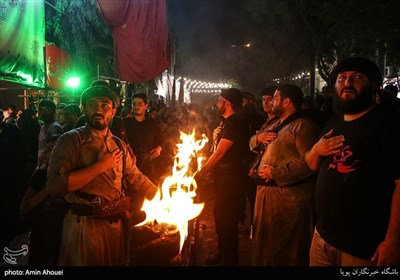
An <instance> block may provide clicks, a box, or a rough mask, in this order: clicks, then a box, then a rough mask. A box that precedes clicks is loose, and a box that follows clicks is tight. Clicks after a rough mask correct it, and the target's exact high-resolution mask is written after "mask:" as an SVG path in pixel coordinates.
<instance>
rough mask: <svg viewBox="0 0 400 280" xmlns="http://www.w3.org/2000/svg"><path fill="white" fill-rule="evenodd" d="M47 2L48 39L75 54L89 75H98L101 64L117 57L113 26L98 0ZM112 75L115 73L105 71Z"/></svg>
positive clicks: (82, 69) (75, 60) (83, 72)
mask: <svg viewBox="0 0 400 280" xmlns="http://www.w3.org/2000/svg"><path fill="white" fill-rule="evenodd" d="M48 2H51V3H50V4H51V5H52V6H50V5H46V40H47V41H48V42H51V43H54V44H55V45H57V46H58V47H60V48H61V49H64V50H66V51H67V52H69V53H70V54H71V57H72V59H73V65H74V66H75V68H76V69H79V72H80V73H82V74H83V75H84V76H85V78H89V79H91V78H93V77H95V76H96V72H97V65H99V64H100V65H102V64H105V65H106V66H105V67H104V68H107V69H108V70H109V69H110V68H111V69H112V67H107V63H109V61H104V59H107V58H109V57H110V56H111V57H113V48H112V44H113V41H112V36H111V30H110V28H109V27H108V26H107V24H106V23H105V21H104V20H103V18H102V16H101V14H100V11H99V9H98V8H97V6H96V2H95V1H94V0H68V1H65V0H53V1H48ZM105 74H107V75H109V76H111V77H113V76H115V73H105Z"/></svg>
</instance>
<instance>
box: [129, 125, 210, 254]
mask: <svg viewBox="0 0 400 280" xmlns="http://www.w3.org/2000/svg"><path fill="white" fill-rule="evenodd" d="M180 140H181V143H178V144H177V147H178V152H177V154H176V155H175V157H174V166H173V167H172V175H171V176H168V177H167V178H165V180H164V182H163V184H162V186H161V191H160V190H159V191H158V192H157V194H156V195H155V197H154V198H153V199H152V200H151V201H149V200H147V199H146V200H145V202H144V204H143V207H142V211H144V212H146V220H144V221H143V222H142V223H140V224H138V225H136V226H140V225H143V224H146V223H149V222H154V221H157V223H167V224H171V225H175V226H176V228H177V230H178V231H179V234H180V251H181V250H182V247H183V244H184V242H185V240H186V238H187V236H188V221H190V220H192V219H194V218H196V217H197V216H198V215H200V213H201V211H202V210H203V208H204V203H200V204H195V203H193V198H194V197H195V196H196V189H197V184H196V180H195V179H194V175H195V174H196V172H197V171H199V170H200V169H201V164H202V160H203V157H201V156H199V155H198V154H197V153H198V152H199V151H200V150H202V149H203V148H204V146H205V144H206V143H207V142H208V139H207V137H206V136H205V135H204V134H203V135H202V139H200V140H195V130H193V131H192V133H191V134H185V133H184V132H182V131H181V132H180ZM194 159H197V169H196V170H195V171H193V170H190V167H192V166H193V160H194Z"/></svg>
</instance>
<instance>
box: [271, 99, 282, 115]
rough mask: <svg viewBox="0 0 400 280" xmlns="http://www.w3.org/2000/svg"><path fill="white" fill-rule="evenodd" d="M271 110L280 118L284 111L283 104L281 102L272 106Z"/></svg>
mask: <svg viewBox="0 0 400 280" xmlns="http://www.w3.org/2000/svg"><path fill="white" fill-rule="evenodd" d="M271 112H272V114H274V115H275V116H277V117H278V118H280V117H281V116H282V115H283V113H284V111H283V107H282V104H281V103H279V105H278V106H277V107H272V110H271Z"/></svg>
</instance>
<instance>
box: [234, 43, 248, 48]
mask: <svg viewBox="0 0 400 280" xmlns="http://www.w3.org/2000/svg"><path fill="white" fill-rule="evenodd" d="M238 47H244V48H250V47H251V44H250V43H247V44H243V45H234V44H232V45H231V48H238Z"/></svg>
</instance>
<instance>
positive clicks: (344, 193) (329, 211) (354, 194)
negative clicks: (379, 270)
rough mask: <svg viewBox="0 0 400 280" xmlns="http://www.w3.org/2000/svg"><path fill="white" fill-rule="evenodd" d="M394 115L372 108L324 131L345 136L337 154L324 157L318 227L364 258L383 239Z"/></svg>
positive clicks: (397, 130) (394, 158)
mask: <svg viewBox="0 0 400 280" xmlns="http://www.w3.org/2000/svg"><path fill="white" fill-rule="evenodd" d="M398 119H399V118H398V116H397V115H391V114H389V113H386V112H383V111H382V110H380V109H378V108H374V109H372V110H371V111H369V112H368V113H367V114H365V115H364V116H362V117H360V118H358V119H356V120H354V121H350V122H345V121H344V120H343V116H340V117H338V118H337V119H336V120H334V121H332V122H331V123H330V124H328V125H327V127H326V129H325V131H324V132H323V134H324V133H326V132H327V131H329V130H330V129H333V131H334V135H341V134H343V135H344V136H345V142H344V146H343V149H342V150H341V152H340V153H339V154H336V155H334V156H329V157H324V159H323V161H322V164H321V166H320V169H319V173H318V179H317V187H316V209H317V214H318V222H317V229H318V232H319V233H320V235H321V236H322V238H324V240H326V241H327V242H328V243H329V244H331V245H333V246H335V247H336V248H338V249H340V250H342V251H344V252H346V253H348V254H351V255H353V256H356V257H359V258H364V259H369V258H371V257H372V256H373V254H374V252H375V250H376V248H377V246H378V245H379V243H380V242H382V241H383V239H384V238H385V234H386V230H387V227H388V221H389V215H390V206H391V198H392V194H393V190H394V187H395V183H394V180H395V179H396V178H400V161H399V159H400V126H399V122H398Z"/></svg>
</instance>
